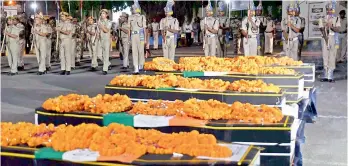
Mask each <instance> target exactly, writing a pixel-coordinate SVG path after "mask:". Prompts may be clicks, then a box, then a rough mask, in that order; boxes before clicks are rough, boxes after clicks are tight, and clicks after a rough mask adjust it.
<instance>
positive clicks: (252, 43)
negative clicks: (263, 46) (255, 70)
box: [241, 2, 260, 56]
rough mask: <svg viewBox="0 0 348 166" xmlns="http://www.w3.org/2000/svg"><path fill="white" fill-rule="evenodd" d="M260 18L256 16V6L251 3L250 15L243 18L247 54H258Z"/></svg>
mask: <svg viewBox="0 0 348 166" xmlns="http://www.w3.org/2000/svg"><path fill="white" fill-rule="evenodd" d="M259 26H260V20H259V19H257V18H256V17H255V6H254V4H253V3H252V2H251V3H250V4H249V10H248V16H247V17H245V18H243V20H242V28H241V31H242V34H243V37H244V38H243V47H244V55H245V56H250V55H251V56H255V55H257V47H258V41H257V36H258V33H259Z"/></svg>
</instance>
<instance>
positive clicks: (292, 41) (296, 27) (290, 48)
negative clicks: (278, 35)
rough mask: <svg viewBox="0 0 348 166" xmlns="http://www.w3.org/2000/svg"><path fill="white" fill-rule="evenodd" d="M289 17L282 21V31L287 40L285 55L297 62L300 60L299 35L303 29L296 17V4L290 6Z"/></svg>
mask: <svg viewBox="0 0 348 166" xmlns="http://www.w3.org/2000/svg"><path fill="white" fill-rule="evenodd" d="M287 12H288V16H287V18H286V19H283V20H282V23H281V25H282V30H283V36H284V38H285V42H284V45H285V55H286V56H288V57H290V58H292V59H294V60H295V61H297V60H299V57H298V43H299V42H298V33H299V32H300V28H301V21H298V18H297V17H295V6H294V4H292V3H291V4H289V6H288V9H287Z"/></svg>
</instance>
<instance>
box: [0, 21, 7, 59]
mask: <svg viewBox="0 0 348 166" xmlns="http://www.w3.org/2000/svg"><path fill="white" fill-rule="evenodd" d="M6 31H7V24H6V26H5V30H4V38H3V39H2V42H1V50H0V53H2V50H3V49H4V44H5V40H6V35H5V32H6Z"/></svg>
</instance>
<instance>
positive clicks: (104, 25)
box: [97, 9, 111, 75]
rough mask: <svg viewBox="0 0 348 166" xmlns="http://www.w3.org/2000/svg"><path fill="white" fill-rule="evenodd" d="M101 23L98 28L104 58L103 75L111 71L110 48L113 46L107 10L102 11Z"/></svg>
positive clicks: (99, 22)
mask: <svg viewBox="0 0 348 166" xmlns="http://www.w3.org/2000/svg"><path fill="white" fill-rule="evenodd" d="M99 14H100V21H98V23H97V26H98V29H99V32H98V33H99V34H100V46H101V54H102V57H103V75H106V74H108V70H110V69H111V66H110V60H109V57H110V46H111V40H110V37H111V21H110V20H108V19H107V16H108V14H109V12H108V10H107V9H102V10H101V11H100V13H99Z"/></svg>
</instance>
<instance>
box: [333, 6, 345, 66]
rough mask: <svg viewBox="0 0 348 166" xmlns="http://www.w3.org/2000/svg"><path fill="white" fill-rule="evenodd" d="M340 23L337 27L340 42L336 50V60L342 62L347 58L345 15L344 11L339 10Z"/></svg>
mask: <svg viewBox="0 0 348 166" xmlns="http://www.w3.org/2000/svg"><path fill="white" fill-rule="evenodd" d="M339 19H340V23H341V27H340V29H339V32H338V33H339V34H338V39H339V43H340V47H339V48H338V51H337V57H336V60H337V62H344V61H346V60H347V17H346V11H345V10H341V11H340V18H339Z"/></svg>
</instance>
